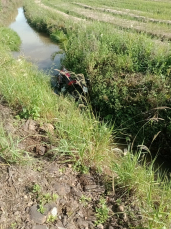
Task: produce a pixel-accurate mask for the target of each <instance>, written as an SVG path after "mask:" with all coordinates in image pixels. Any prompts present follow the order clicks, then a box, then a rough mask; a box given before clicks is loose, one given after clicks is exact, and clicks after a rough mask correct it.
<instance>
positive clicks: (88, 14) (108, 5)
mask: <svg viewBox="0 0 171 229" xmlns="http://www.w3.org/2000/svg"><path fill="white" fill-rule="evenodd" d="M42 2H43V3H44V4H46V5H47V6H50V7H52V8H55V9H58V10H59V11H62V12H65V13H66V14H69V15H73V16H76V17H79V18H86V19H91V20H97V21H101V22H105V23H111V24H113V25H114V26H116V27H119V28H123V29H129V30H132V31H138V32H145V33H147V34H149V35H152V36H156V37H161V38H163V37H164V38H166V39H170V38H171V33H170V28H171V21H170V20H169V19H170V10H169V7H170V6H171V2H169V1H167V2H161V1H157V2H156V1H135V2H134V1H131V2H130V1H98V2H92V1H88V2H87V1H86V2H85V1H74V2H70V1H68V2H67V1H65V3H64V2H63V1H58V2H57V1H53V0H52V1H47V0H43V1H42Z"/></svg>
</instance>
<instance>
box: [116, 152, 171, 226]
mask: <svg viewBox="0 0 171 229" xmlns="http://www.w3.org/2000/svg"><path fill="white" fill-rule="evenodd" d="M143 156H144V155H143V153H142V152H138V153H137V154H135V155H134V156H133V155H132V154H131V153H128V154H127V155H126V157H124V158H122V159H121V160H119V163H118V162H117V161H115V162H113V165H112V169H113V171H114V172H116V173H117V174H118V179H117V181H116V185H118V186H119V187H122V188H121V190H122V192H123V190H125V193H126V194H127V195H130V194H133V196H134V197H135V198H134V201H135V202H134V203H133V205H134V204H136V205H138V206H139V208H140V212H141V213H140V216H142V217H143V221H144V225H146V226H145V227H144V228H148V229H154V228H169V226H170V216H171V215H170V211H171V209H170V204H171V202H170V198H169V196H170V188H171V181H170V180H169V179H168V178H167V176H166V174H164V173H163V174H162V173H160V172H159V171H158V169H155V167H154V163H155V160H154V161H153V162H151V163H147V162H146V161H145V160H144V157H143ZM137 199H138V200H139V201H138V202H137ZM128 214H129V213H128Z"/></svg>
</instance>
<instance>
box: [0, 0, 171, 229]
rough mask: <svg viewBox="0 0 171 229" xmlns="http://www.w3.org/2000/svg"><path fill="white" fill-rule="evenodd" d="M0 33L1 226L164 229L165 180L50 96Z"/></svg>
mask: <svg viewBox="0 0 171 229" xmlns="http://www.w3.org/2000/svg"><path fill="white" fill-rule="evenodd" d="M6 3H8V5H9V3H12V2H11V1H10V2H6ZM30 6H31V5H30ZM35 6H36V5H34V4H32V7H35ZM32 9H33V11H30V13H31V12H32V13H35V12H36V11H35V10H34V9H35V8H32ZM45 12H46V11H42V13H43V15H44V18H45V19H46V20H48V18H47V17H46V14H45ZM50 14H51V12H50ZM56 17H57V15H56V14H54V19H55V21H56V23H58V21H57V20H56V19H57V18H56ZM59 23H62V22H61V21H60V22H59ZM48 25H50V24H48ZM73 25H74V24H73ZM40 26H41V25H40ZM61 26H62V25H61ZM51 28H52V27H51ZM0 34H1V36H0V42H1V45H0V93H1V100H0V101H1V109H0V111H1V115H0V118H1V123H2V127H1V128H0V138H1V141H0V156H1V165H2V167H1V168H2V171H1V174H2V176H1V177H0V179H1V183H2V184H3V186H1V188H0V191H1V193H2V195H1V212H0V217H1V218H0V220H1V221H0V224H1V226H2V228H9V227H12V228H15V227H16V228H23V227H24V228H39V227H38V226H40V225H41V226H40V227H41V228H47V227H49V228H50V227H51V228H54V227H55V228H56V229H57V228H59V227H63V228H74V227H75V228H86V227H89V228H169V226H170V211H171V209H170V206H171V204H170V181H168V180H167V178H166V177H160V174H157V173H156V174H155V173H154V171H153V165H152V164H151V166H148V167H147V165H146V163H144V165H142V166H139V164H138V161H140V160H141V153H140V154H137V156H133V155H131V154H130V153H129V152H128V153H127V155H126V156H122V152H121V151H118V150H116V149H114V148H116V146H115V145H114V143H113V142H114V136H115V135H114V133H115V132H116V130H115V128H114V127H113V128H110V127H107V125H106V124H105V123H103V122H99V121H98V119H97V118H95V117H94V115H93V114H92V112H91V111H90V110H85V111H84V112H83V111H80V109H79V108H78V107H77V105H76V104H75V103H74V101H72V100H71V99H69V98H63V97H62V96H56V95H55V94H54V93H53V91H52V90H51V87H50V82H49V80H48V79H47V77H46V75H44V74H43V73H42V72H39V71H38V70H37V69H36V67H34V66H33V65H32V64H31V63H28V62H27V61H26V60H25V59H24V58H22V59H20V60H15V59H13V58H12V56H11V54H10V51H12V50H16V49H17V48H19V44H20V39H19V38H18V36H17V35H16V33H14V32H12V31H11V30H10V29H9V28H4V27H0ZM2 34H3V36H2ZM62 35H63V34H62V33H61V34H60V36H62ZM7 38H8V39H7ZM64 38H65V36H64ZM64 40H65V41H66V39H64ZM14 44H15V45H14ZM64 44H66V43H64ZM2 104H3V105H2ZM8 106H10V107H11V108H13V110H11V109H9V108H8ZM33 119H35V120H36V121H35V120H33ZM112 134H113V135H112ZM30 161H31V162H30ZM29 162H30V163H31V164H30V163H29ZM22 163H23V164H26V165H23V166H22ZM15 164H16V165H15ZM25 171H26V172H25ZM97 171H98V173H97ZM85 174H86V175H85ZM73 192H74V194H73ZM76 193H77V194H76ZM64 194H65V195H64ZM57 195H58V196H57ZM6 197H8V198H6ZM9 200H10V201H9ZM20 200H22V203H21V201H20ZM47 203H48V205H46V204H47ZM49 203H51V205H49ZM45 205H46V206H45ZM68 205H69V206H68ZM71 206H74V207H75V206H77V208H72V209H71ZM48 209H49V210H48ZM46 210H47V211H46ZM51 210H53V211H52V212H51ZM89 211H90V212H89ZM55 212H57V218H55V217H56V213H55ZM88 212H89V213H88ZM39 213H40V214H39ZM52 213H53V214H52ZM35 214H36V215H37V214H38V215H37V218H36V219H35V217H34V216H35ZM13 216H15V218H14V217H13Z"/></svg>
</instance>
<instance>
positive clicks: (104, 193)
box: [0, 101, 143, 229]
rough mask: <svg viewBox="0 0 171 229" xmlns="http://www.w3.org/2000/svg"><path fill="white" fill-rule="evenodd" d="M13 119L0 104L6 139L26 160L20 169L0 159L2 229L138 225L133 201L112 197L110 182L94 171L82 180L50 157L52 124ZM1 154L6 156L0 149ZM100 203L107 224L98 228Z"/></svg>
mask: <svg viewBox="0 0 171 229" xmlns="http://www.w3.org/2000/svg"><path fill="white" fill-rule="evenodd" d="M15 115H16V114H15V112H14V111H12V110H11V109H9V107H8V106H7V105H6V104H4V103H2V101H1V104H0V121H1V123H3V127H4V129H5V132H6V135H7V136H9V135H10V136H11V137H12V138H13V140H14V142H15V139H20V141H18V144H16V145H15V147H16V149H17V150H18V151H20V152H23V153H24V155H25V164H24V165H21V164H18V165H17V164H8V163H7V162H6V160H5V159H6V158H8V159H10V157H9V156H10V155H8V153H7V152H6V153H5V155H6V156H5V157H4V158H3V157H1V158H0V165H1V166H0V226H1V228H25V229H27V228H28V229H29V228H33V229H41V228H42V229H43V228H51V229H52V228H56V229H65V228H66V229H74V228H75V229H79V228H80V229H82V228H83V229H84V228H85V229H88V228H110V229H112V228H116V229H117V228H118V229H119V228H120V229H124V228H132V227H131V226H133V227H135V226H137V225H140V222H141V215H140V212H139V210H138V209H137V207H136V206H135V202H134V199H133V198H132V197H131V198H128V196H127V197H126V196H125V195H123V191H121V190H120V189H118V190H116V191H115V194H114V193H113V191H112V188H111V182H110V177H106V176H104V174H101V175H99V174H97V173H96V171H95V169H93V168H92V169H91V171H90V172H89V173H88V174H81V173H80V172H78V171H76V170H75V169H74V164H72V163H71V162H67V163H65V161H66V159H67V160H68V159H69V158H65V157H61V156H60V155H59V156H58V157H57V156H56V157H52V156H54V155H55V146H53V145H51V144H50V140H49V137H48V136H49V134H48V133H51V137H53V138H55V136H54V133H53V131H54V127H53V126H52V125H51V124H47V123H42V124H40V123H38V122H35V121H34V120H17V119H15V118H14V116H15ZM26 152H27V153H26ZM0 153H1V156H4V154H3V153H2V148H1V144H0ZM52 158H53V160H52ZM101 197H103V199H104V200H105V201H106V206H107V207H108V209H109V211H108V213H107V215H108V216H109V218H108V220H107V221H106V222H105V223H102V224H101V223H98V224H96V221H97V220H98V218H97V217H96V216H97V215H96V209H97V208H100V205H99V200H100V198H101ZM41 205H43V210H42V211H41ZM52 215H53V217H52ZM132 215H133V216H134V217H132ZM141 228H143V227H141Z"/></svg>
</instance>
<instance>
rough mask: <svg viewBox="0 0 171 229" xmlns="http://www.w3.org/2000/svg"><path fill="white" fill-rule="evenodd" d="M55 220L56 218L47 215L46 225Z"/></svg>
mask: <svg viewBox="0 0 171 229" xmlns="http://www.w3.org/2000/svg"><path fill="white" fill-rule="evenodd" d="M56 220H57V216H53V215H49V216H48V218H47V220H46V222H47V223H54V222H55V221H56Z"/></svg>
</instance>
